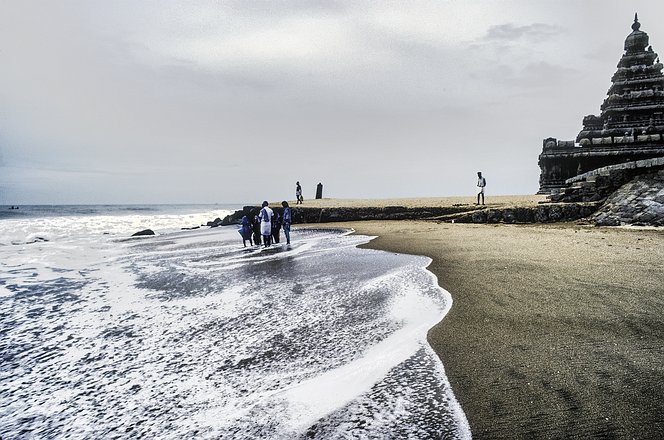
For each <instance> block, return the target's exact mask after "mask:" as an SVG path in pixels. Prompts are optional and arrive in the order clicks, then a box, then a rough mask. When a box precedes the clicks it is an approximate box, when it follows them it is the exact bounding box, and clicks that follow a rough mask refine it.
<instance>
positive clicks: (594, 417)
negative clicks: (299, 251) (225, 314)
mask: <svg viewBox="0 0 664 440" xmlns="http://www.w3.org/2000/svg"><path fill="white" fill-rule="evenodd" d="M329 226H333V227H351V228H353V229H355V230H356V231H357V233H360V234H366V235H375V236H378V238H376V239H375V240H373V241H372V242H371V243H369V244H368V245H367V246H368V247H371V248H376V249H383V250H386V251H390V252H399V253H409V254H420V255H427V256H429V257H431V258H432V259H433V261H432V263H431V265H430V267H429V269H430V270H431V271H432V272H433V273H435V274H436V275H437V277H438V281H439V283H440V285H441V286H442V287H443V288H445V289H446V290H448V291H449V292H450V293H451V294H452V297H453V301H454V303H453V306H452V309H451V311H450V312H449V314H448V315H447V316H446V317H445V319H444V320H443V321H442V322H441V323H439V324H438V325H437V326H435V327H434V328H432V329H431V331H430V332H429V341H430V343H431V345H432V346H433V348H434V349H435V351H436V352H437V353H438V355H439V356H440V358H441V359H442V361H443V364H444V366H445V369H446V372H447V375H448V377H449V380H450V382H451V384H452V387H453V389H454V392H455V394H456V396H457V398H458V400H459V402H460V404H461V406H462V407H463V409H464V411H465V413H466V415H467V417H468V420H469V423H470V426H471V430H472V433H473V436H474V437H475V438H487V439H495V438H528V439H536V438H638V439H647V438H662V433H663V432H664V400H663V399H662V396H664V315H663V313H662V311H663V310H664V233H663V232H662V231H661V230H659V231H657V230H635V229H615V228H613V229H612V228H594V227H589V226H579V225H573V224H557V225H462V224H445V223H435V222H424V221H392V222H389V221H382V222H378V221H373V222H372V221H368V222H353V223H334V224H330V225H329Z"/></svg>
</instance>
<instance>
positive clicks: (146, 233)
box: [131, 229, 155, 237]
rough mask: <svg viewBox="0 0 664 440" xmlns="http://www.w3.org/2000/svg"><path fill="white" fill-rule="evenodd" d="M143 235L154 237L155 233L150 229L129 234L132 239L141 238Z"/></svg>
mask: <svg viewBox="0 0 664 440" xmlns="http://www.w3.org/2000/svg"><path fill="white" fill-rule="evenodd" d="M145 235H155V233H154V231H153V230H152V229H143V230H142V231H138V232H136V233H134V234H131V236H132V237H141V236H145Z"/></svg>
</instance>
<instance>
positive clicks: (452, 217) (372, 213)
mask: <svg viewBox="0 0 664 440" xmlns="http://www.w3.org/2000/svg"><path fill="white" fill-rule="evenodd" d="M599 206H600V203H598V202H579V203H550V204H549V203H547V204H536V205H531V206H504V207H502V206H492V207H485V206H475V205H463V204H459V205H452V206H441V207H432V206H423V207H406V206H384V207H338V206H337V207H302V206H297V207H291V209H292V210H293V223H294V224H303V223H334V222H347V221H362V220H435V221H442V222H455V223H552V222H562V221H574V220H579V219H582V218H585V217H588V216H590V215H591V214H593V213H594V212H595V211H597V209H598V208H599ZM273 209H274V210H275V212H277V213H279V215H281V214H282V212H283V209H282V208H280V207H277V208H273ZM259 210H260V207H258V206H245V207H244V208H243V209H241V210H238V211H235V212H234V213H233V214H231V215H228V216H226V217H225V218H224V219H222V220H221V221H218V222H217V223H218V224H217V225H221V226H225V225H232V224H239V223H240V221H241V219H242V216H244V215H246V216H247V217H249V218H253V217H254V215H256V214H257V213H258V212H259Z"/></svg>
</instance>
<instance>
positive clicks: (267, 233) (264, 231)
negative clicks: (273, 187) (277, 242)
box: [258, 201, 274, 247]
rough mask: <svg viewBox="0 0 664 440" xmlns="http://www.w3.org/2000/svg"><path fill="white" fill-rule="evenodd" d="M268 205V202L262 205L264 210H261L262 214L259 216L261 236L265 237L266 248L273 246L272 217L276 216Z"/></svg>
mask: <svg viewBox="0 0 664 440" xmlns="http://www.w3.org/2000/svg"><path fill="white" fill-rule="evenodd" d="M267 205H268V203H267V201H264V202H263V205H262V206H263V208H262V209H261V212H260V214H258V216H259V217H260V219H261V235H262V236H263V242H264V243H265V247H268V246H270V245H271V244H272V240H271V238H272V215H273V214H274V213H273V212H272V209H270V207H269V206H267Z"/></svg>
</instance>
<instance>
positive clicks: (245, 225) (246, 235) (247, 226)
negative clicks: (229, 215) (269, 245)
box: [238, 215, 254, 247]
mask: <svg viewBox="0 0 664 440" xmlns="http://www.w3.org/2000/svg"><path fill="white" fill-rule="evenodd" d="M238 232H239V233H240V235H241V236H242V244H243V245H244V247H247V240H249V244H250V245H251V246H253V245H254V241H253V240H252V239H251V236H252V235H253V233H254V231H253V228H252V227H251V222H250V221H249V218H248V217H247V216H246V215H245V216H243V217H242V226H241V227H240V230H239V231H238Z"/></svg>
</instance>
